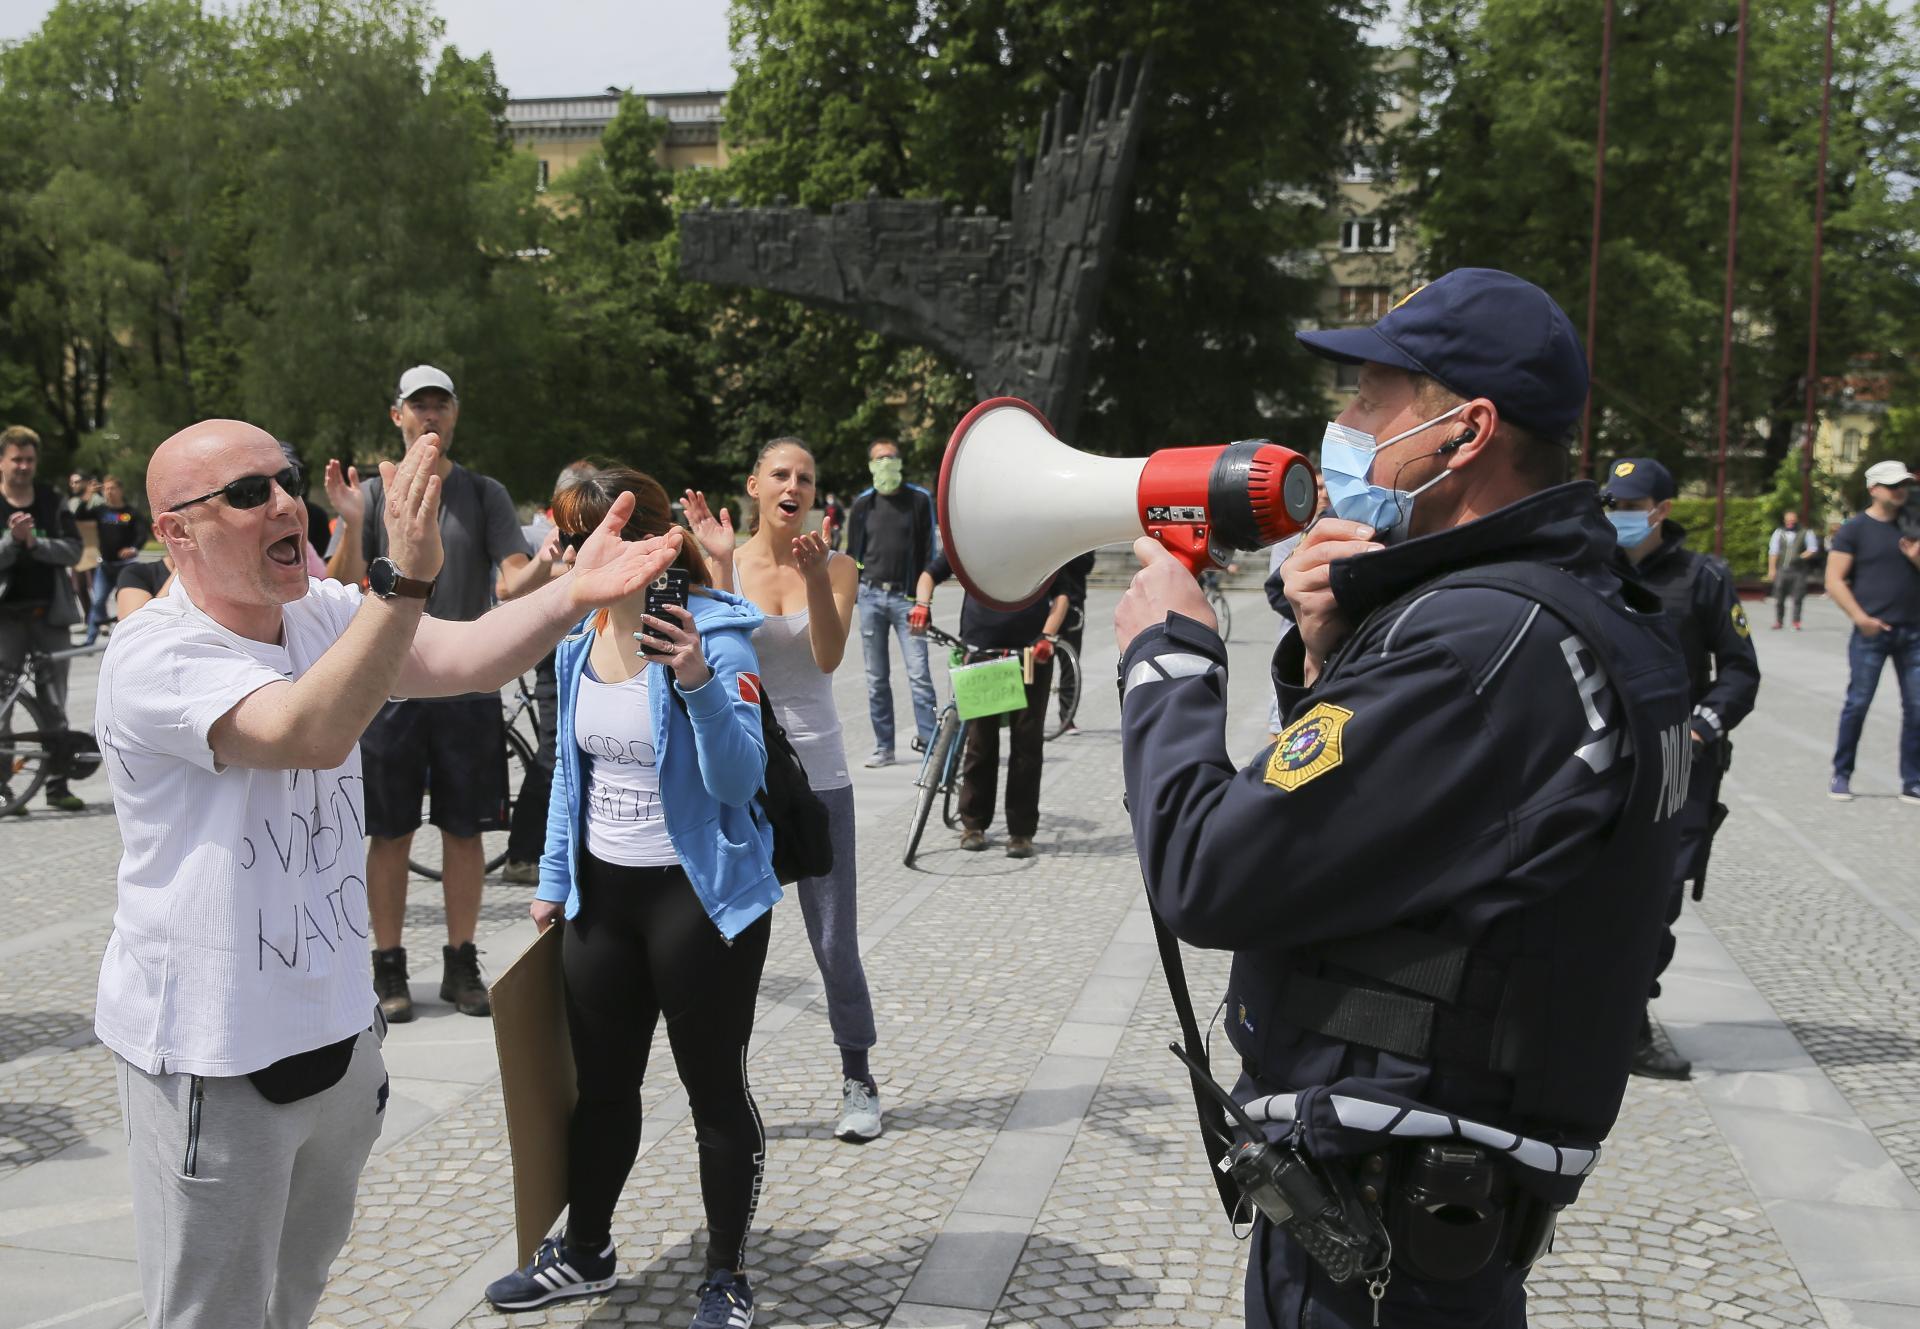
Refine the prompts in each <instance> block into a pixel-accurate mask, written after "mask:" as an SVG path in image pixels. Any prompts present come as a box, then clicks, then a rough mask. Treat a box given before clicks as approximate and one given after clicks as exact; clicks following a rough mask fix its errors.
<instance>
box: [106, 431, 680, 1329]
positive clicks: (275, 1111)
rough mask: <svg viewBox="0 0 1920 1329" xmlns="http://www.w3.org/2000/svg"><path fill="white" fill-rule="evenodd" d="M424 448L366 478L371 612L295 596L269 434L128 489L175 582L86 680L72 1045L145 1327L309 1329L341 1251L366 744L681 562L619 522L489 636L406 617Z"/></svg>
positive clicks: (416, 603)
mask: <svg viewBox="0 0 1920 1329" xmlns="http://www.w3.org/2000/svg"><path fill="white" fill-rule="evenodd" d="M437 444H438V440H437V439H423V440H422V446H420V447H417V448H415V449H413V450H411V451H409V452H408V454H407V456H406V458H405V460H403V461H402V462H400V464H399V465H398V466H397V467H396V466H395V465H393V464H392V463H383V464H382V465H381V475H382V478H383V480H384V481H385V483H384V485H383V498H384V502H383V504H382V511H381V513H380V514H379V515H380V517H382V518H383V519H384V521H385V523H386V528H387V540H388V550H389V556H388V557H387V558H383V559H379V560H377V561H376V562H375V564H374V566H373V567H372V568H371V569H370V570H369V576H368V581H369V584H370V589H369V591H368V592H366V593H364V594H363V593H362V592H361V590H360V589H359V588H358V587H348V586H342V585H340V584H338V583H336V582H326V581H317V580H311V579H309V578H308V576H307V572H306V564H305V552H306V551H305V549H304V547H303V542H304V540H305V538H306V535H305V532H306V511H305V509H304V508H303V507H302V505H301V503H300V502H299V497H300V489H301V483H300V477H299V472H298V471H296V470H294V469H292V468H290V467H289V466H288V465H287V462H286V459H285V457H283V456H282V455H281V452H280V448H279V446H278V445H277V444H276V443H275V442H274V440H273V438H272V436H270V435H268V434H267V433H265V432H263V431H261V430H259V429H256V428H254V427H253V426H252V425H248V424H243V423H241V422H239V421H235V420H208V421H204V422H202V423H200V424H197V425H194V426H192V427H191V428H189V429H185V430H183V431H181V432H180V433H178V434H175V435H174V436H173V437H172V438H170V439H168V440H167V441H166V442H165V443H163V444H161V445H160V448H159V450H158V451H156V452H155V453H154V455H153V461H152V463H151V465H150V466H149V468H148V472H147V496H148V499H149V501H150V503H151V504H152V508H153V512H154V522H153V525H154V530H155V532H156V533H157V534H158V535H159V537H160V538H161V540H163V541H164V542H165V544H166V547H167V552H168V554H169V555H170V556H171V557H172V559H173V563H174V566H175V568H176V573H175V579H174V587H173V591H172V593H171V594H170V595H168V596H167V597H166V598H164V599H159V600H155V601H154V602H153V603H152V604H151V605H149V606H148V607H147V608H146V609H145V610H143V611H142V612H141V613H140V614H139V615H138V616H137V617H136V618H133V619H130V620H128V621H127V623H126V624H125V625H123V626H122V628H121V630H120V631H119V632H117V633H115V634H114V636H113V639H112V642H111V644H110V645H109V646H108V648H107V654H106V658H105V660H104V662H103V663H102V665H101V669H100V684H99V698H98V701H97V703H96V708H95V715H96V720H95V726H96V731H97V734H98V737H99V740H100V746H101V749H102V751H103V752H104V753H105V754H106V765H107V767H108V775H109V779H110V781H111V783H112V786H113V799H114V805H115V810H116V812H117V814H118V816H119V820H120V836H121V841H122V843H123V845H124V852H123V854H122V857H121V861H120V871H119V906H118V908H117V909H116V910H115V913H114V920H113V936H112V938H111V939H110V940H109V941H108V942H107V952H106V956H105V958H104V959H103V960H102V962H101V966H100V992H99V1003H98V1008H97V1011H96V1015H95V1022H94V1029H95V1032H96V1033H97V1034H98V1035H99V1037H100V1041H101V1042H103V1043H105V1044H106V1045H107V1046H108V1047H109V1048H111V1049H112V1050H113V1052H114V1053H115V1055H116V1069H117V1072H118V1076H119V1081H120V1100H121V1103H122V1106H123V1108H124V1110H125V1112H126V1123H127V1136H128V1141H129V1150H128V1152H129V1156H130V1164H131V1170H132V1173H133V1197H134V1232H135V1245H136V1249H137V1253H138V1256H139V1262H140V1276H141V1284H142V1288H143V1290H144V1293H145V1299H146V1309H147V1318H148V1321H149V1323H150V1324H151V1325H153V1326H154V1329H183V1327H188V1326H190V1327H192V1329H202V1327H203V1326H215V1327H217V1326H228V1325H231V1326H235V1327H236V1329H238V1327H239V1326H248V1327H249V1329H260V1326H261V1325H262V1323H263V1322H264V1323H265V1324H266V1325H268V1326H272V1327H273V1329H281V1327H283V1326H294V1325H304V1324H306V1323H307V1322H308V1321H309V1320H310V1319H311V1318H312V1315H313V1311H314V1307H315V1305H316V1304H317V1303H318V1302H319V1300H320V1293H321V1291H322V1289H323V1287H324V1285H325V1283H326V1276H327V1267H328V1265H329V1264H331V1263H332V1261H333V1257H334V1255H335V1254H336V1253H337V1252H338V1251H339V1249H340V1247H341V1245H342V1244H343V1243H344V1242H345V1241H346V1237H347V1230H348V1227H349V1224H350V1223H351V1221H352V1217H353V1199H354V1191H355V1189H356V1187H357V1185H358V1183H359V1177H360V1170H361V1168H362V1167H363V1166H364V1165H365V1163H366V1160H367V1155H368V1153H369V1151H370V1150H371V1149H372V1147H373V1142H374V1139H375V1138H376V1137H377V1136H378V1135H379V1133H380V1124H381V1120H382V1113H383V1111H384V1109H385V1107H386V1100H387V1078H386V1070H385V1067H384V1065H383V1063H382V1061H381V1056H380V1035H381V1034H382V1033H384V1025H380V1027H379V1028H375V1027H373V1026H375V1025H376V1024H378V1023H379V1021H378V1015H377V1007H376V1004H375V1000H374V993H373V976H372V972H371V968H370V965H369V961H368V945H367V936H368V919H367V888H366V847H365V846H366V839H365V830H364V821H365V810H364V803H363V801H362V796H361V788H362V784H361V773H360V751H359V740H360V734H361V731H362V730H364V729H365V728H366V726H367V723H368V722H369V721H370V720H371V719H372V718H373V716H374V714H375V712H377V711H378V710H379V709H380V707H381V705H382V704H383V703H384V702H385V701H386V700H387V699H388V698H389V697H431V696H444V695H447V694H450V693H461V692H473V691H480V690H496V689H498V688H499V687H500V686H501V685H502V684H503V683H505V682H506V680H507V679H509V678H513V677H515V676H516V675H518V674H520V673H521V672H522V671H524V670H526V669H529V668H531V667H532V666H533V664H534V663H535V662H536V661H537V660H539V659H540V657H541V656H543V655H545V654H546V653H547V651H548V650H549V649H551V648H552V647H553V645H554V643H555V642H557V641H558V640H559V639H560V637H561V636H562V635H563V634H564V633H565V632H566V630H567V628H568V627H569V626H570V625H571V624H573V623H574V622H575V621H577V620H578V619H579V618H580V617H581V616H582V614H584V613H585V612H587V611H589V610H592V609H596V608H599V607H601V606H603V605H610V604H612V603H614V602H615V601H617V600H620V599H623V598H624V597H626V596H627V595H629V594H631V593H633V592H634V591H635V590H637V589H639V588H640V587H641V586H644V585H645V584H647V583H648V582H649V581H651V580H652V579H653V578H654V576H655V575H657V574H658V573H659V572H660V571H661V570H662V569H664V568H665V567H666V566H667V565H668V564H669V563H671V562H672V561H673V559H674V557H675V555H676V553H677V551H678V548H679V537H678V535H677V533H675V534H669V535H667V536H664V537H661V538H659V539H653V540H641V541H636V542H632V543H626V542H623V541H622V540H621V538H620V529H621V527H622V526H623V525H624V524H625V521H626V517H627V513H628V512H629V511H631V509H632V506H633V505H632V503H631V501H630V500H629V501H625V502H622V503H616V504H615V505H614V508H613V510H612V511H611V512H610V513H608V515H607V519H606V521H605V522H604V523H602V525H601V527H600V529H599V530H598V531H596V532H595V533H594V535H593V538H592V539H590V540H588V541H587V543H586V546H585V547H584V548H583V549H581V551H580V553H579V555H578V558H577V560H576V561H575V563H574V567H573V570H572V571H571V572H569V573H567V574H566V575H564V576H562V577H560V578H558V579H557V580H555V581H553V582H552V583H550V584H549V585H547V586H545V587H543V588H541V589H540V590H538V591H536V592H534V593H532V594H530V595H527V596H525V597H523V598H521V599H519V600H515V601H513V602H511V603H509V604H506V605H503V606H501V607H500V608H498V609H496V610H494V611H493V612H492V613H489V614H488V615H486V617H485V618H484V619H483V620H478V621H475V622H470V623H451V622H442V621H438V620H434V619H428V618H424V617H423V615H422V610H423V609H424V608H425V606H426V603H427V600H426V597H427V594H428V592H429V591H430V590H431V589H432V586H433V580H434V577H435V576H436V574H437V573H438V572H439V570H440V561H441V548H440V526H439V521H438V514H439V502H440V481H439V479H438V477H437V476H436V475H435V474H434V463H435V462H436V461H437V460H438V457H439V450H438V446H437ZM336 478H337V477H336ZM368 516H369V517H370V518H371V517H373V516H375V514H372V513H369V514H368Z"/></svg>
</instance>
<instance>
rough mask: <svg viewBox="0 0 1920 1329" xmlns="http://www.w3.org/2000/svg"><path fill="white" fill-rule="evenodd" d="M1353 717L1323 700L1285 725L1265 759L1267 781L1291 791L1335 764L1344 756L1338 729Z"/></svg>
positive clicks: (1324, 772) (1351, 714) (1342, 727)
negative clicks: (1270, 754)
mask: <svg viewBox="0 0 1920 1329" xmlns="http://www.w3.org/2000/svg"><path fill="white" fill-rule="evenodd" d="M1352 718H1353V712H1352V711H1349V710H1347V709H1346V708H1345V707H1342V706H1335V705H1333V704H1332V703H1331V702H1324V701H1323V702H1321V703H1320V704H1319V705H1317V706H1315V707H1314V708H1313V709H1312V710H1310V711H1308V712H1307V713H1306V714H1305V715H1303V716H1301V717H1300V718H1299V719H1298V720H1295V721H1294V722H1293V723H1292V724H1290V725H1288V726H1287V727H1286V728H1285V729H1284V730H1282V731H1281V733H1280V737H1279V738H1277V739H1275V740H1274V744H1273V755H1272V756H1270V757H1268V758H1267V774H1266V781H1267V783H1268V784H1270V785H1272V786H1273V787H1274V788H1276V789H1284V790H1288V791H1291V790H1295V789H1298V788H1299V787H1300V786H1301V785H1303V784H1305V783H1306V782H1307V781H1309V780H1312V779H1316V778H1318V777H1319V776H1322V775H1325V774H1326V773H1327V772H1328V771H1330V770H1332V769H1333V768H1334V767H1336V766H1338V765H1339V764H1340V763H1341V761H1342V760H1343V759H1344V757H1345V753H1344V752H1343V751H1342V748H1341V731H1342V730H1343V729H1345V728H1346V724H1347V721H1349V720H1351V719H1352Z"/></svg>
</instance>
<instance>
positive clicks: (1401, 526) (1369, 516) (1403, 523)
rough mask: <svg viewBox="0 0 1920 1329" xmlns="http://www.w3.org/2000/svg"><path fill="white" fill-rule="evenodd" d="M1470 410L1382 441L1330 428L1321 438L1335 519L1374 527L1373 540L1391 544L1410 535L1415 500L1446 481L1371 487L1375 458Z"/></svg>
mask: <svg viewBox="0 0 1920 1329" xmlns="http://www.w3.org/2000/svg"><path fill="white" fill-rule="evenodd" d="M1466 408H1467V404H1466V403H1465V402H1462V403H1461V404H1460V405H1458V406H1456V407H1454V408H1453V409H1452V410H1451V411H1448V412H1446V413H1445V414H1444V415H1436V416H1434V417H1433V419H1431V420H1428V421H1427V422H1426V423H1424V424H1418V425H1415V426H1414V427H1413V428H1411V429H1408V430H1404V431H1402V432H1401V433H1398V434H1395V435H1394V436H1393V437H1392V438H1390V439H1387V440H1386V441H1385V442H1380V441H1378V440H1376V439H1375V438H1374V436H1373V435H1372V434H1369V433H1366V432H1365V431H1363V430H1359V429H1350V428H1348V427H1347V426H1346V425H1343V424H1329V425H1328V426H1327V432H1326V433H1325V434H1324V435H1322V436H1321V439H1320V475H1321V477H1322V478H1323V479H1324V480H1325V481H1326V482H1327V502H1328V503H1330V504H1331V505H1332V506H1333V515H1334V516H1336V517H1339V518H1340V519H1341V520H1343V521H1353V522H1359V523H1360V524H1361V525H1363V526H1371V527H1373V535H1374V539H1376V540H1379V541H1381V542H1382V543H1383V544H1391V543H1393V541H1394V540H1396V539H1399V538H1401V537H1402V536H1404V535H1405V534H1406V530H1407V524H1408V523H1409V522H1410V521H1411V520H1412V519H1413V500H1414V499H1416V498H1418V497H1419V496H1420V495H1422V494H1424V493H1426V492H1427V490H1429V489H1431V488H1433V487H1434V486H1435V485H1437V484H1439V483H1440V482H1441V481H1442V480H1444V479H1446V478H1447V476H1448V475H1450V474H1451V472H1450V471H1442V472H1440V474H1438V475H1436V476H1434V477H1433V479H1431V480H1429V481H1427V482H1426V483H1425V484H1423V485H1421V486H1420V487H1419V488H1418V489H1415V490H1412V491H1411V492H1409V491H1408V490H1404V489H1392V488H1389V487H1387V486H1385V485H1377V484H1374V483H1373V458H1374V455H1375V454H1376V453H1378V452H1379V451H1380V449H1382V448H1386V447H1392V446H1393V445H1394V444H1395V443H1398V442H1399V441H1400V440H1401V439H1403V438H1411V437H1412V436H1413V435H1415V434H1417V433H1419V432H1420V431H1421V430H1422V429H1431V428H1432V427H1433V426H1434V425H1437V424H1439V423H1440V422H1441V421H1442V420H1450V419H1452V418H1453V417H1454V416H1456V415H1458V414H1460V412H1462V411H1464V410H1465V409H1466Z"/></svg>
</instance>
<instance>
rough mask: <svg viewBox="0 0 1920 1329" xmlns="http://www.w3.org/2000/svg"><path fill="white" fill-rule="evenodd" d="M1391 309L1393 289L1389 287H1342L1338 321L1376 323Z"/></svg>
mask: <svg viewBox="0 0 1920 1329" xmlns="http://www.w3.org/2000/svg"><path fill="white" fill-rule="evenodd" d="M1391 308H1393V288H1392V287H1389V286H1342V287H1341V288H1340V321H1341V322H1343V323H1378V322H1379V321H1380V320H1381V319H1383V318H1385V317H1386V316H1387V311H1388V310H1389V309H1391Z"/></svg>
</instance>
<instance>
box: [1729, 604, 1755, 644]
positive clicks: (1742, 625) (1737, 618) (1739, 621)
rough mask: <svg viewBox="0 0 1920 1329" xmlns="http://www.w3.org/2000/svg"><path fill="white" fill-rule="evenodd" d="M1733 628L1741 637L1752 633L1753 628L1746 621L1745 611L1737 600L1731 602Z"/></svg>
mask: <svg viewBox="0 0 1920 1329" xmlns="http://www.w3.org/2000/svg"><path fill="white" fill-rule="evenodd" d="M1733 630H1734V631H1735V632H1737V633H1739V634H1740V635H1741V636H1742V637H1749V636H1752V635H1753V628H1752V626H1751V625H1750V624H1748V622H1747V611H1746V610H1744V609H1742V608H1741V607H1740V602H1739V601H1738V600H1736V601H1734V604H1733Z"/></svg>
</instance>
